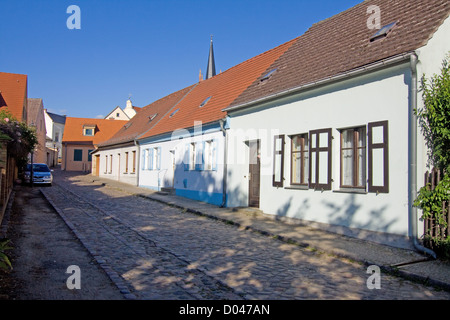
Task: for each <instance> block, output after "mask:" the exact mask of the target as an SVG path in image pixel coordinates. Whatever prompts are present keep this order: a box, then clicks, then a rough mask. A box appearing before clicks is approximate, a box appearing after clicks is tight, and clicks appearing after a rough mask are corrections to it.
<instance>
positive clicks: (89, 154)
mask: <svg viewBox="0 0 450 320" xmlns="http://www.w3.org/2000/svg"><path fill="white" fill-rule="evenodd" d="M92 151H94V150H88V161H89V162H91V161H92V154H91V152H92Z"/></svg>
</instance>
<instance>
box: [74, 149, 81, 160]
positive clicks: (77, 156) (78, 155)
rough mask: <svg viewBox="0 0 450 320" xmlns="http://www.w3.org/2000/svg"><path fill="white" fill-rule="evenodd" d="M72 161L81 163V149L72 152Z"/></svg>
mask: <svg viewBox="0 0 450 320" xmlns="http://www.w3.org/2000/svg"><path fill="white" fill-rule="evenodd" d="M73 161H83V150H81V149H75V150H73Z"/></svg>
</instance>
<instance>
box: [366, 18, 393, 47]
mask: <svg viewBox="0 0 450 320" xmlns="http://www.w3.org/2000/svg"><path fill="white" fill-rule="evenodd" d="M396 24H397V22H392V23H390V24H388V25H386V26H384V27H382V28H381V29H380V30H378V31H377V33H375V34H374V35H373V36H372V37H370V41H371V42H373V41H375V40H377V39H380V38H384V37H386V36H387V35H388V33H389V32H390V31H391V30H392V29H393V28H394V26H395V25H396Z"/></svg>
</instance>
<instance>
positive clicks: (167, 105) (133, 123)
mask: <svg viewBox="0 0 450 320" xmlns="http://www.w3.org/2000/svg"><path fill="white" fill-rule="evenodd" d="M193 87H194V85H191V86H189V87H187V88H184V89H182V90H179V91H177V92H174V93H172V94H170V95H168V96H166V97H164V98H161V99H159V100H157V101H155V102H153V103H151V104H149V105H148V106H146V107H143V108H140V110H137V111H138V112H137V113H136V115H135V116H134V117H133V118H132V119H131V120H129V121H128V123H127V124H126V125H125V126H123V127H122V128H121V129H120V130H119V131H118V132H117V133H116V134H114V135H113V136H112V137H111V139H108V140H107V141H105V142H103V143H101V144H100V145H99V146H100V147H103V146H108V145H115V144H119V143H126V142H130V141H133V140H134V139H135V138H137V137H138V136H139V135H142V134H143V133H145V132H147V131H148V130H149V129H151V128H152V127H153V126H154V125H155V124H156V123H158V121H159V120H160V119H161V118H163V117H164V116H165V115H166V114H167V112H168V111H169V110H170V109H171V108H172V107H173V106H175V105H176V104H177V103H178V102H179V101H180V100H182V99H183V98H184V96H185V95H186V94H187V93H188V92H189V91H190V90H191V89H192V88H193Z"/></svg>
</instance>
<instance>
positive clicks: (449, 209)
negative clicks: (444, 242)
mask: <svg viewBox="0 0 450 320" xmlns="http://www.w3.org/2000/svg"><path fill="white" fill-rule="evenodd" d="M442 176H443V174H442V172H441V171H439V170H438V169H436V168H434V169H433V170H431V172H429V171H427V172H426V173H425V185H427V184H429V185H430V189H431V190H434V189H435V188H436V186H437V185H438V183H439V182H440V181H441V177H442ZM442 213H443V214H444V215H445V220H446V221H447V227H444V226H442V225H440V224H439V223H437V222H436V219H435V218H434V217H430V218H428V219H425V221H424V244H425V246H427V247H429V248H431V247H432V246H433V244H432V239H433V238H438V237H441V238H446V237H448V236H449V235H450V201H444V202H442Z"/></svg>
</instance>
